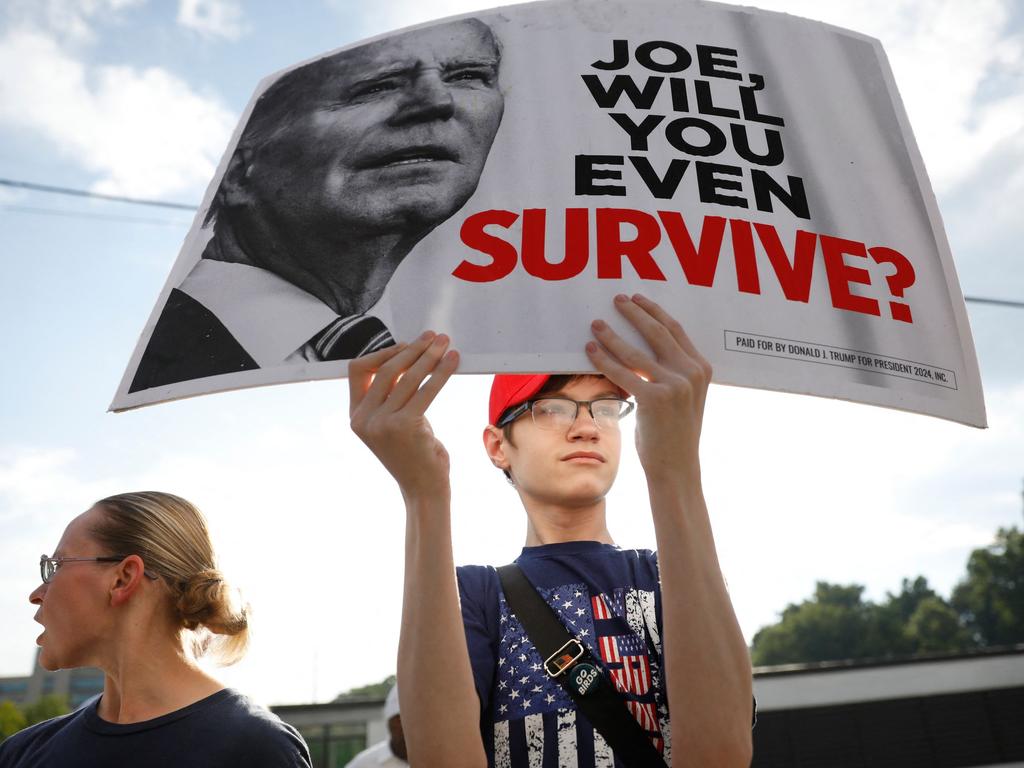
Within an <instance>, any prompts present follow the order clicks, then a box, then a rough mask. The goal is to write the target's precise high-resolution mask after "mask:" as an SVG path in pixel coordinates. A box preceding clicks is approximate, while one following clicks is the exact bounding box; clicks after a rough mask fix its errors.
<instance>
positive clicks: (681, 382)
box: [586, 294, 711, 477]
mask: <svg viewBox="0 0 1024 768" xmlns="http://www.w3.org/2000/svg"><path fill="white" fill-rule="evenodd" d="M615 308H616V309H617V310H618V311H619V312H620V313H621V314H622V315H623V317H625V318H626V319H627V320H628V321H629V322H630V324H631V325H632V326H633V327H634V328H636V329H637V331H639V333H640V335H641V336H642V337H643V338H644V340H645V341H646V342H647V344H648V346H649V347H650V349H649V350H642V349H639V348H637V347H635V346H634V345H632V344H630V343H628V342H627V341H625V340H624V339H623V338H622V337H621V336H619V335H618V334H617V333H616V332H615V331H613V330H612V329H611V327H610V326H609V325H608V324H607V323H606V322H604V321H603V320H595V321H594V322H593V323H592V324H591V330H592V331H593V334H594V337H595V339H596V341H591V342H588V343H587V346H586V350H587V356H588V357H589V358H590V361H591V363H593V365H594V367H595V368H596V369H597V370H598V371H600V372H601V373H602V374H604V375H605V376H606V377H607V378H608V379H609V380H610V381H611V382H612V383H614V384H616V385H618V386H619V387H621V388H622V389H624V390H626V391H627V392H629V393H631V394H633V395H634V396H635V397H636V401H637V426H636V447H637V453H638V455H639V457H640V463H641V465H642V466H643V468H644V471H645V472H646V473H647V475H648V476H649V477H650V476H651V475H652V474H653V475H667V476H671V475H673V474H675V475H679V473H680V472H681V471H686V470H687V469H692V470H696V471H698V472H699V456H698V448H699V443H700V431H701V424H702V422H703V419H704V402H705V399H706V397H707V391H708V384H709V383H710V382H711V365H710V364H709V363H708V361H707V360H705V359H704V357H703V356H702V355H701V354H700V352H698V351H697V348H696V347H695V346H694V345H693V342H692V341H690V338H689V336H687V335H686V332H685V331H684V330H683V327H682V325H680V324H679V322H678V321H677V320H676V319H675V318H673V317H672V316H671V315H669V314H668V312H666V311H665V310H664V309H662V308H661V306H659V305H658V304H657V303H655V302H653V301H651V300H650V299H648V298H646V297H644V296H641V295H640V294H636V295H634V296H633V297H632V298H630V297H628V296H624V295H621V294H620V295H619V296H616V297H615Z"/></svg>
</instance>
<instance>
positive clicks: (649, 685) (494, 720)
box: [457, 541, 671, 768]
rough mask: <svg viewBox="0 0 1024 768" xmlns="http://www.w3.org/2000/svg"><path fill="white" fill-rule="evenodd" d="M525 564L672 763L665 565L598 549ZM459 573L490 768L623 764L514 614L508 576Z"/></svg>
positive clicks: (568, 550)
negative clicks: (661, 569)
mask: <svg viewBox="0 0 1024 768" xmlns="http://www.w3.org/2000/svg"><path fill="white" fill-rule="evenodd" d="M516 563H517V564H518V565H519V567H520V568H521V569H522V571H523V573H524V574H525V575H526V577H527V578H528V579H529V580H530V583H531V584H533V586H534V587H535V588H536V589H537V590H538V592H540V594H541V596H542V597H543V598H544V599H545V600H546V601H547V602H548V604H549V605H551V606H552V608H554V609H555V611H556V612H557V613H558V616H559V618H560V619H561V620H562V623H563V624H564V625H565V627H566V629H567V630H569V633H570V634H572V635H575V636H576V637H578V638H579V639H580V641H581V642H583V643H584V644H585V645H586V646H587V647H588V648H589V649H590V652H591V654H592V655H593V656H594V658H595V659H599V660H600V662H601V664H602V666H603V667H604V669H605V673H606V677H607V679H609V680H610V681H612V683H613V684H614V685H615V687H616V688H617V689H618V691H619V692H620V694H621V695H622V698H623V699H625V701H626V705H627V707H628V708H629V709H630V711H631V712H632V713H633V716H634V717H636V719H637V721H638V722H639V723H640V725H641V726H642V727H643V728H644V730H645V731H647V732H648V735H649V736H650V737H651V740H652V741H653V743H654V744H655V746H656V747H657V748H658V749H660V750H661V751H662V754H663V755H664V757H665V760H666V762H667V763H669V764H671V763H670V761H671V737H670V733H669V714H668V701H667V697H666V689H665V685H664V672H663V670H664V665H663V663H662V645H661V636H662V622H661V588H660V586H659V582H658V561H657V556H656V555H655V554H654V553H653V552H651V551H650V550H623V549H619V548H618V547H616V546H613V545H610V544H601V543H600V542H596V541H574V542H567V543H564V544H547V545H544V546H540V547H525V548H524V549H523V551H522V554H521V555H520V556H519V557H518V558H517V559H516ZM457 570H458V581H459V593H460V596H461V600H462V619H463V623H464V624H465V629H466V640H467V643H468V645H469V657H470V662H471V663H472V667H473V678H474V681H475V683H476V690H477V693H478V694H479V696H480V701H481V705H482V712H481V731H482V734H483V740H484V746H485V748H486V750H487V759H488V763H489V764H490V765H492V766H498V767H499V768H512V767H513V766H529V767H530V768H537V767H538V766H539V767H541V768H556V767H557V766H562V765H574V766H579V768H589V766H600V767H601V768H604V767H606V766H607V767H608V768H611V766H615V765H620V763H619V762H617V761H616V760H615V756H614V755H613V754H612V751H611V748H610V747H609V746H608V744H607V742H605V740H604V738H603V737H602V736H601V734H599V733H596V732H595V731H594V729H593V727H592V726H591V725H590V723H589V722H588V721H587V720H586V717H585V716H583V715H582V714H579V713H577V711H576V708H575V705H574V704H573V702H572V700H571V699H570V698H569V696H568V694H567V693H566V692H565V690H564V689H563V688H562V686H561V685H559V684H558V683H557V682H555V681H554V680H552V679H551V678H549V677H548V676H547V675H546V674H545V673H544V669H543V663H544V660H543V659H542V658H541V656H540V653H539V652H538V651H537V649H536V648H534V647H533V644H532V643H531V642H530V640H529V638H528V637H527V636H526V633H525V632H524V631H523V628H522V625H520V623H519V620H518V619H517V618H516V617H515V615H514V614H512V613H510V611H509V609H508V606H507V605H506V603H505V596H504V594H503V593H502V590H501V582H500V580H499V578H498V572H497V571H496V570H495V569H494V568H492V567H490V566H462V567H460V568H458V569H457Z"/></svg>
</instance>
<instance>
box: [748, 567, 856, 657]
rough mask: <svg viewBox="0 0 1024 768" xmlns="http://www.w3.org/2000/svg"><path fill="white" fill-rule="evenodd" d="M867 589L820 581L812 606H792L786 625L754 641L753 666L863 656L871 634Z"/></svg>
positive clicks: (784, 614)
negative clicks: (866, 600)
mask: <svg viewBox="0 0 1024 768" xmlns="http://www.w3.org/2000/svg"><path fill="white" fill-rule="evenodd" d="M863 593H864V587H862V586H860V585H859V584H850V585H846V586H843V585H839V584H829V583H827V582H824V581H819V582H818V583H817V585H816V586H815V589H814V595H813V597H811V599H810V600H805V601H804V602H802V603H799V604H790V605H788V606H787V607H786V609H785V610H784V611H783V612H782V620H781V621H780V622H779V623H778V624H773V625H771V626H768V627H764V628H763V629H761V630H760V631H759V632H758V633H757V634H756V635H754V644H753V647H752V649H751V657H752V659H753V661H754V664H757V665H766V664H795V663H801V662H811V661H826V660H830V659H851V658H859V657H862V656H864V655H865V648H864V643H865V640H866V639H867V638H868V637H869V636H871V635H874V634H876V632H873V631H871V628H870V624H871V620H872V617H871V616H870V605H869V604H867V603H865V602H864V601H863Z"/></svg>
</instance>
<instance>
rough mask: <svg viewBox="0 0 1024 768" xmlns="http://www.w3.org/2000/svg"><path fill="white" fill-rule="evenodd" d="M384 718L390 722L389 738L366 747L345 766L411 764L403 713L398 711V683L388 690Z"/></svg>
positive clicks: (373, 767)
mask: <svg viewBox="0 0 1024 768" xmlns="http://www.w3.org/2000/svg"><path fill="white" fill-rule="evenodd" d="M384 719H385V720H386V721H387V724H388V733H389V734H390V736H389V738H387V739H385V740H384V741H379V742H377V743H376V744H374V745H373V746H372V747H369V748H367V749H364V750H363V751H362V752H360V753H359V754H358V755H356V756H355V757H353V758H352V760H351V761H349V763H348V765H346V766H345V768H403V766H407V765H409V763H408V757H409V756H408V753H407V752H406V751H405V734H404V733H403V732H402V715H401V714H400V713H399V711H398V686H397V685H394V686H392V687H391V690H390V691H388V697H387V700H386V701H385V702H384Z"/></svg>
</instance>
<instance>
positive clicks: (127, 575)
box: [110, 555, 146, 606]
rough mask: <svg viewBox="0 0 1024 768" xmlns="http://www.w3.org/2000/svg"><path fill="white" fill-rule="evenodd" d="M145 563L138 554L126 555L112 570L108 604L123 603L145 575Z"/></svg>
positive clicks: (128, 598) (135, 589)
mask: <svg viewBox="0 0 1024 768" xmlns="http://www.w3.org/2000/svg"><path fill="white" fill-rule="evenodd" d="M145 571H146V565H145V563H143V562H142V558H141V557H139V556H138V555H128V557H126V558H125V559H124V560H122V561H121V562H120V563H118V565H117V568H116V569H115V570H114V581H113V583H112V584H111V586H110V604H111V605H114V606H117V605H124V604H125V603H127V602H128V601H129V600H130V599H131V597H132V595H134V594H135V592H136V591H137V590H138V588H139V586H140V585H141V584H142V582H143V581H144V580H145V577H146V573H145Z"/></svg>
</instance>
